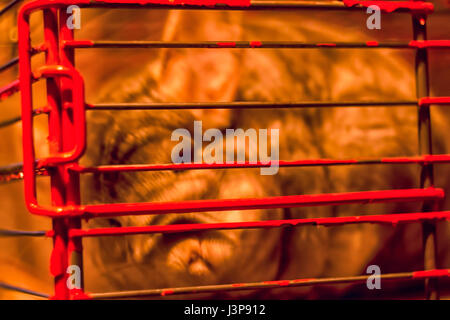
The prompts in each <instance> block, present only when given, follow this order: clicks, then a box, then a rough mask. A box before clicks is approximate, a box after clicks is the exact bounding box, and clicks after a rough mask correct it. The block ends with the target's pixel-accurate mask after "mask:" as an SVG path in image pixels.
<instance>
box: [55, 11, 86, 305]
mask: <svg viewBox="0 0 450 320" xmlns="http://www.w3.org/2000/svg"><path fill="white" fill-rule="evenodd" d="M70 15H71V13H67V8H66V7H62V8H61V9H60V16H59V17H60V20H59V41H60V44H61V43H62V41H64V40H73V38H74V37H73V29H70V28H69V26H68V23H67V21H68V18H69V16H70ZM59 54H60V64H61V65H63V66H65V67H69V68H73V67H74V64H75V61H74V49H73V48H69V47H66V48H63V47H62V46H61V45H60V52H59ZM60 81H61V82H60V84H61V88H60V89H61V95H62V96H61V103H62V106H63V112H62V146H63V151H68V150H71V149H72V148H73V146H74V144H75V143H76V142H75V124H74V118H73V107H72V101H73V94H76V93H75V92H73V83H72V79H68V78H62V79H61V80H60ZM76 163H78V162H76ZM72 164H74V163H71V164H68V165H65V166H64V167H65V169H64V174H63V177H62V178H63V182H64V185H65V190H66V199H65V200H66V201H65V204H66V205H69V206H70V205H79V204H80V177H79V173H77V172H74V171H71V170H67V168H68V167H69V166H70V165H72ZM67 220H68V221H67V222H68V228H69V229H80V228H81V219H80V218H69V219H67ZM82 251H83V248H82V239H81V238H69V239H68V252H67V254H68V256H67V259H68V260H67V264H68V265H69V266H77V267H78V268H77V269H78V270H79V272H80V273H79V274H77V275H76V276H77V277H79V280H80V287H79V288H76V289H75V290H72V291H71V293H72V294H71V297H73V295H75V294H80V293H81V292H82V290H83V287H84V283H83V282H84V279H83V252H82Z"/></svg>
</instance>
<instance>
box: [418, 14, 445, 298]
mask: <svg viewBox="0 0 450 320" xmlns="http://www.w3.org/2000/svg"><path fill="white" fill-rule="evenodd" d="M413 35H414V40H416V41H417V40H419V41H422V40H427V29H426V16H425V15H413ZM415 71H416V93H417V98H418V100H420V98H423V97H428V96H429V92H430V86H429V73H428V52H427V49H426V48H421V49H417V51H416V57H415ZM418 133H419V153H420V154H432V153H433V150H432V141H431V138H432V136H431V117H430V106H429V105H419V106H418ZM433 178H434V177H433V164H423V165H422V168H421V172H420V186H421V188H428V187H432V186H433V185H434V179H433ZM435 205H436V202H435V201H431V202H430V201H427V202H424V204H423V207H422V211H433V210H435V209H436V208H435ZM422 234H423V255H424V269H425V270H432V269H436V253H437V247H436V246H437V244H436V223H435V222H432V221H426V222H423V223H422ZM437 284H438V280H437V278H433V279H430V278H426V279H425V298H426V299H439V291H438V286H437Z"/></svg>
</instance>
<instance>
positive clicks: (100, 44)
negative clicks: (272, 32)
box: [62, 40, 450, 49]
mask: <svg viewBox="0 0 450 320" xmlns="http://www.w3.org/2000/svg"><path fill="white" fill-rule="evenodd" d="M62 45H63V47H70V48H147V49H151V48H210V49H220V48H241V49H242V48H244V49H245V48H247V49H251V48H259V49H267V48H271V49H283V48H284V49H287V48H289V49H314V48H329V49H336V48H344V49H363V48H383V49H417V48H419V49H423V48H430V49H446V48H450V40H420V41H419V40H413V41H410V42H378V41H366V42H303V41H222V42H218V41H190V42H182V41H104V40H95V41H93V40H65V41H63V44H62Z"/></svg>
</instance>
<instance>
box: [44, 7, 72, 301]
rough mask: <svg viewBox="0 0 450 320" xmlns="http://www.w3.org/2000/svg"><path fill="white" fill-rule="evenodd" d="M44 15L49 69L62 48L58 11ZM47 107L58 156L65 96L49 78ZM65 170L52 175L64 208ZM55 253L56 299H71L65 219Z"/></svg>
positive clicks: (57, 230) (56, 200)
mask: <svg viewBox="0 0 450 320" xmlns="http://www.w3.org/2000/svg"><path fill="white" fill-rule="evenodd" d="M43 14H44V39H45V45H46V49H47V51H46V59H45V63H46V64H47V65H55V64H59V46H58V11H57V9H46V10H44V12H43ZM47 104H48V107H49V109H50V110H51V111H50V113H49V151H50V154H55V153H58V152H61V151H62V145H61V141H62V130H61V113H62V106H61V96H60V88H59V81H58V80H57V79H54V78H47ZM63 175H64V170H63V168H61V167H56V168H54V170H52V171H50V181H51V196H52V204H53V205H55V206H61V205H64V204H65V186H64V181H63ZM52 222H53V231H54V237H53V251H52V256H51V261H50V272H51V274H52V275H53V276H54V277H55V295H54V298H55V299H68V298H69V291H68V288H67V284H66V282H67V275H66V270H67V245H68V243H67V240H68V237H67V232H68V230H67V225H66V221H65V219H58V218H56V219H53V221H52Z"/></svg>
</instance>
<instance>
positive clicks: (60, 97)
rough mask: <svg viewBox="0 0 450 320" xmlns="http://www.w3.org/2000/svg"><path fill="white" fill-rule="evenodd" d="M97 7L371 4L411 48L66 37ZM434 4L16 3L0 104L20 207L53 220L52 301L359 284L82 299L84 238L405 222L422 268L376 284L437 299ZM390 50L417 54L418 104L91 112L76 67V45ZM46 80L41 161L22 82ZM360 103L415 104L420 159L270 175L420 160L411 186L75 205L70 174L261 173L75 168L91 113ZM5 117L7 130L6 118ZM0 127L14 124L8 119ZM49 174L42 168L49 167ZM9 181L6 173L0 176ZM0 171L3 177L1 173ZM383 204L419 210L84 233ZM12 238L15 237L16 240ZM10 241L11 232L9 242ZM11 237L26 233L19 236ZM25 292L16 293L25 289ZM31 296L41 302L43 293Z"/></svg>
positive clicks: (446, 101) (448, 100) (241, 0)
mask: <svg viewBox="0 0 450 320" xmlns="http://www.w3.org/2000/svg"><path fill="white" fill-rule="evenodd" d="M74 4H75V5H78V6H79V7H82V8H84V7H102V8H148V9H151V8H165V9H175V8H176V9H206V10H272V9H324V10H364V9H365V8H366V7H367V6H369V5H371V4H376V5H378V6H379V7H380V8H381V9H382V10H383V11H385V12H389V13H390V12H408V13H411V14H412V20H413V30H414V39H413V40H412V41H410V42H409V43H378V42H375V41H369V42H365V43H302V42H271V41H267V42H260V41H251V42H163V41H117V42H116V41H91V40H76V39H74V36H73V31H72V30H70V29H69V28H68V27H67V26H66V24H65V23H64V22H65V21H66V18H67V13H66V7H67V6H69V5H74ZM41 10H42V11H43V13H44V30H45V34H44V39H45V42H44V44H42V45H41V46H39V47H38V49H36V48H32V47H31V44H30V43H31V42H30V26H29V17H30V15H31V14H32V13H33V12H36V11H41ZM432 11H433V5H432V4H431V3H427V2H421V1H416V2H406V1H405V2H402V1H394V2H392V1H354V0H344V1H343V2H340V1H330V2H313V1H248V0H218V1H215V0H207V1H204V0H202V1H198V0H186V1H181V0H180V1H178V0H176V1H165V0H144V1H138V2H133V1H128V0H123V1H118V0H115V1H114V0H99V1H91V0H74V1H69V0H36V1H32V2H28V3H26V4H25V5H24V6H23V7H22V8H21V10H20V13H19V18H18V28H19V58H18V59H17V58H16V59H13V60H11V61H10V62H8V63H6V64H4V65H3V66H2V67H1V68H0V71H2V70H5V69H7V68H9V67H11V66H12V65H14V64H16V63H18V62H20V63H19V70H20V78H19V80H18V81H16V82H13V83H12V84H10V85H8V86H5V87H3V88H0V100H2V99H5V98H7V97H8V96H9V95H11V94H13V93H14V92H16V91H18V90H19V89H20V91H21V99H22V100H21V101H22V117H21V120H22V127H23V153H24V161H23V169H17V168H16V169H14V170H16V171H22V170H23V178H24V184H25V199H26V204H27V207H28V209H29V211H30V212H31V213H33V214H38V215H44V216H48V217H51V218H52V221H53V230H51V231H47V232H43V233H39V236H47V237H52V238H53V241H54V248H53V251H52V256H51V263H50V264H51V272H52V275H53V276H54V277H55V293H54V296H53V298H56V299H79V298H98V299H105V298H123V297H137V296H159V295H162V296H164V295H169V294H185V293H196V292H215V291H224V290H246V289H263V288H274V287H279V286H300V285H314V284H323V283H347V282H360V281H365V280H366V279H367V277H366V276H355V277H343V278H328V279H297V280H283V281H266V282H262V283H246V284H228V285H216V286H202V287H189V288H170V289H154V290H139V291H128V292H115V293H114V292H113V293H94V294H85V293H84V291H83V286H82V287H81V288H80V289H71V290H69V289H68V288H67V286H66V280H67V276H68V275H67V273H66V270H67V267H68V266H69V265H77V266H79V267H80V269H81V270H82V268H83V263H82V238H83V237H98V236H118V235H131V234H147V233H173V232H193V231H200V230H211V229H239V228H276V227H293V226H295V227H301V226H302V225H323V226H332V225H343V224H349V223H389V224H394V225H395V224H397V223H410V222H422V224H423V230H424V257H425V258H424V261H425V269H426V270H425V271H416V272H410V273H398V274H385V275H382V276H381V277H382V278H383V279H392V280H395V279H397V280H398V279H414V278H415V279H417V278H418V279H424V280H425V281H426V291H427V292H426V297H427V298H438V291H437V287H436V281H437V279H438V278H439V277H448V276H449V271H450V270H447V269H444V270H437V269H436V265H435V233H436V231H435V222H436V221H438V220H448V219H450V211H442V212H438V211H436V210H435V209H434V208H435V206H434V205H435V203H436V201H439V200H440V199H442V198H443V197H444V191H443V190H441V189H437V188H434V187H433V172H432V167H433V164H434V163H448V162H450V155H448V154H444V155H433V154H432V150H431V134H430V130H431V121H430V115H429V108H430V106H431V105H450V97H428V95H429V88H428V65H427V50H428V49H448V48H450V40H427V39H426V15H428V14H430V13H432ZM111 47H115V48H136V47H140V48H211V49H221V48H248V49H264V48H295V49H303V48H322V49H327V50H330V49H333V48H349V49H352V48H367V49H377V48H395V49H408V50H415V52H416V82H417V100H416V101H360V102H358V101H355V102H339V103H336V102H333V101H330V102H292V103H277V102H273V103H259V102H235V103H220V102H218V103H207V104H203V103H178V104H174V103H159V104H158V103H154V104H101V105H91V104H89V103H87V102H86V101H85V98H84V84H83V83H84V81H83V77H82V76H81V74H80V73H79V72H78V71H77V70H76V69H75V66H74V54H75V49H80V48H84V50H86V49H88V48H111ZM42 51H45V53H46V60H45V65H44V66H42V67H40V68H39V69H38V70H37V71H36V72H33V70H32V69H31V56H32V55H34V54H37V53H39V52H42ZM41 78H45V79H46V82H47V97H48V101H47V106H46V107H45V108H44V109H37V110H42V111H43V112H45V113H48V115H49V136H50V140H51V141H52V142H53V143H52V144H50V153H51V156H50V157H48V158H45V159H39V160H37V159H36V158H35V153H34V142H33V116H34V115H36V114H37V113H39V111H38V112H37V111H36V109H34V108H33V105H32V96H33V95H32V86H31V85H32V82H34V81H39V79H41ZM330 106H333V107H364V106H393V107H395V106H414V107H417V109H418V115H419V120H420V121H419V124H418V129H419V133H420V134H419V145H420V155H418V156H415V157H401V158H399V157H397V158H381V159H347V160H337V159H315V160H297V161H279V162H278V165H279V166H280V167H301V166H324V165H327V166H328V165H360V164H366V165H367V164H383V165H392V164H418V165H420V166H421V168H422V175H421V176H422V181H421V188H420V189H407V190H380V191H365V192H351V193H340V194H318V195H295V196H282V197H266V198H260V199H225V200H198V201H197V200H196V201H194V200H190V201H180V202H167V203H118V204H100V205H82V204H81V203H80V184H79V175H80V174H86V173H93V172H118V171H155V170H198V169H231V168H255V167H264V166H270V163H269V164H266V163H247V162H246V163H243V164H240V163H234V164H220V165H219V164H212V165H205V164H176V165H175V164H142V165H104V166H98V167H89V168H88V167H82V166H80V165H79V164H78V160H79V159H80V158H81V157H82V156H83V154H84V151H85V149H86V117H85V113H86V112H89V111H90V110H146V109H149V110H151V109H159V110H164V109H169V108H170V109H233V108H277V107H279V108H303V107H308V108H311V107H330ZM11 121H12V122H11ZM11 121H10V122H8V124H10V123H13V122H14V121H15V120H14V119H13V120H11ZM50 168H51V170H50ZM7 172H8V173H11V170H9V171H7ZM42 172H45V173H46V174H48V175H49V176H50V179H51V194H52V205H51V206H42V205H40V204H39V203H38V201H37V197H36V175H37V174H38V173H41V174H42ZM0 173H1V171H0ZM392 201H394V202H395V201H420V202H423V212H418V213H405V214H392V215H375V216H374V215H372V216H351V217H336V218H314V219H291V220H268V221H257V222H239V223H237V222H236V223H215V224H213V223H210V224H184V225H168V226H146V227H122V228H102V229H87V230H86V229H82V228H81V219H82V218H96V217H106V216H117V215H138V214H164V213H184V212H202V211H226V210H236V209H244V210H246V209H258V208H282V207H295V206H322V205H341V204H349V203H367V204H370V203H377V202H392ZM17 234H20V232H18V233H17ZM17 234H16V235H17ZM21 235H33V236H36V235H37V234H35V233H28V234H27V232H23V233H22V234H21ZM24 290H25V289H22V291H23V292H25V291H24ZM41 296H45V295H42V294H41Z"/></svg>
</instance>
